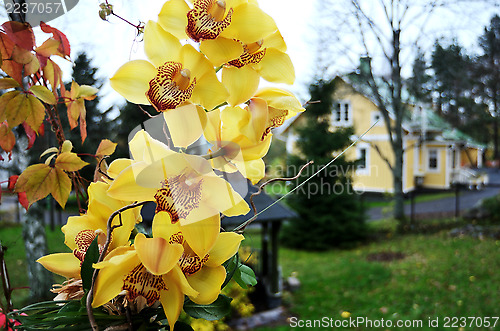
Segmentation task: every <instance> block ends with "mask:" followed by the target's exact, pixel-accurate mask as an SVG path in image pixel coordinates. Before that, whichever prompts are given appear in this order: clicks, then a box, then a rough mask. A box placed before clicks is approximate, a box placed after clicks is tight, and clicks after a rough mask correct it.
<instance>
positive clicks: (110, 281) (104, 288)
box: [92, 251, 140, 308]
mask: <svg viewBox="0 0 500 331" xmlns="http://www.w3.org/2000/svg"><path fill="white" fill-rule="evenodd" d="M139 264H140V260H139V257H138V256H137V253H136V252H135V251H129V252H127V253H126V254H123V255H117V256H114V257H113V258H112V259H110V260H108V261H105V262H101V263H97V264H94V268H96V269H100V270H99V274H98V275H97V279H96V282H95V288H94V299H93V301H92V307H94V308H95V307H99V306H102V305H103V304H105V303H107V302H109V301H110V300H111V299H113V298H114V297H115V296H117V295H118V294H119V293H120V292H121V291H122V289H123V285H124V283H123V282H124V279H125V277H126V276H127V275H128V274H129V273H130V272H131V271H132V270H133V269H134V268H135V267H136V266H138V265H139Z"/></svg>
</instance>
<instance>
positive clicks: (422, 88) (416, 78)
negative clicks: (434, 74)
mask: <svg viewBox="0 0 500 331" xmlns="http://www.w3.org/2000/svg"><path fill="white" fill-rule="evenodd" d="M427 69H428V67H427V62H426V61H425V54H424V53H423V52H422V50H420V49H419V50H418V51H417V56H416V57H415V61H414V62H413V69H412V77H410V78H409V79H408V82H407V86H408V92H410V93H411V95H412V96H414V97H415V99H416V100H417V101H418V102H423V103H431V101H432V98H431V87H430V85H431V84H430V83H431V76H430V75H429V74H428V73H427Z"/></svg>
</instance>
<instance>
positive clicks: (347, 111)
mask: <svg viewBox="0 0 500 331" xmlns="http://www.w3.org/2000/svg"><path fill="white" fill-rule="evenodd" d="M332 121H333V125H335V126H350V125H352V110H351V105H350V104H349V102H343V101H342V102H337V103H335V104H334V107H333V114H332Z"/></svg>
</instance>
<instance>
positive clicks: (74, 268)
mask: <svg viewBox="0 0 500 331" xmlns="http://www.w3.org/2000/svg"><path fill="white" fill-rule="evenodd" d="M36 262H38V263H40V264H41V265H43V266H44V267H45V269H47V270H49V271H51V272H53V273H55V274H58V275H61V276H64V277H67V278H80V277H81V276H80V260H78V258H77V257H76V256H75V255H73V253H56V254H50V255H45V256H42V257H41V258H39V259H38V260H36Z"/></svg>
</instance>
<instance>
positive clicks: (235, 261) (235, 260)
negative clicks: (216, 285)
mask: <svg viewBox="0 0 500 331" xmlns="http://www.w3.org/2000/svg"><path fill="white" fill-rule="evenodd" d="M239 263H240V259H239V255H238V253H236V254H234V255H233V256H232V257H231V258H230V259H229V260H227V261H226V262H224V264H223V266H224V268H226V279H225V280H224V283H223V284H222V286H221V288H224V287H226V285H227V284H228V283H229V281H230V280H231V278H233V276H234V273H235V272H236V270H238V265H239Z"/></svg>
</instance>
